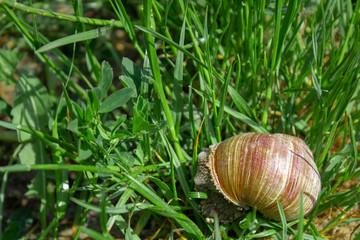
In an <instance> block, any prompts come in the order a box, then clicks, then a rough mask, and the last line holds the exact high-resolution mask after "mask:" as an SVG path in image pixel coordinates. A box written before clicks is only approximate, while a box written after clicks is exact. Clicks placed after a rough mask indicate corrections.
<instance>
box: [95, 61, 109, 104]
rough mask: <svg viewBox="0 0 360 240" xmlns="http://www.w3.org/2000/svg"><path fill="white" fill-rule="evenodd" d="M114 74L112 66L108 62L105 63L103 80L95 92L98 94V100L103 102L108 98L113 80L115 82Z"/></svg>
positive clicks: (102, 71)
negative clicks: (104, 98)
mask: <svg viewBox="0 0 360 240" xmlns="http://www.w3.org/2000/svg"><path fill="white" fill-rule="evenodd" d="M113 77H114V74H113V70H112V68H111V66H110V64H109V63H108V62H106V61H103V62H102V64H101V79H100V82H99V84H98V87H96V88H94V89H93V91H94V93H95V94H96V96H97V98H98V99H99V100H100V101H101V100H102V99H103V97H105V96H106V94H107V92H108V90H109V88H110V86H111V83H112V80H113Z"/></svg>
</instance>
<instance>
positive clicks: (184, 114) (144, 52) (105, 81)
mask: <svg viewBox="0 0 360 240" xmlns="http://www.w3.org/2000/svg"><path fill="white" fill-rule="evenodd" d="M66 4H67V3H66ZM66 4H65V5H63V6H62V8H63V9H64V10H67V13H59V9H57V6H56V5H55V4H53V3H51V2H48V1H45V2H39V3H32V1H29V2H21V3H20V2H19V3H14V2H13V1H7V0H0V9H1V10H0V12H1V15H0V22H1V27H0V32H1V33H2V34H1V36H9V42H10V43H12V46H13V47H11V45H9V44H3V46H2V49H0V81H1V82H4V83H7V84H9V85H12V86H14V87H15V88H16V90H17V94H16V97H15V99H14V104H13V105H11V104H10V103H9V102H6V101H5V100H4V99H2V98H0V116H1V118H2V119H9V120H8V121H4V120H3V121H0V126H1V128H0V131H1V133H0V135H1V136H0V137H1V141H3V142H6V141H9V142H12V141H14V140H15V141H17V142H18V143H19V144H18V147H17V148H16V149H15V148H14V149H13V154H12V157H11V159H9V160H8V162H7V163H8V166H2V167H0V173H1V175H0V177H1V179H2V185H1V192H0V220H1V221H4V219H5V218H6V219H11V218H9V217H10V216H4V215H3V213H4V211H3V208H4V201H5V202H6V201H7V196H8V194H9V192H8V191H9V190H6V191H5V187H6V185H7V183H8V179H9V178H11V177H12V174H11V173H13V172H28V171H36V175H35V177H34V178H33V179H32V181H31V182H29V185H28V193H27V194H28V195H31V196H34V197H36V199H38V201H39V208H38V209H36V211H37V214H35V215H34V216H32V218H33V220H34V222H38V223H39V226H40V227H39V228H38V229H37V231H36V233H34V235H33V236H36V238H40V239H49V238H51V237H53V238H54V239H56V238H58V236H59V231H60V230H61V229H59V226H60V222H61V221H62V219H64V218H65V217H66V214H67V213H68V211H69V209H70V208H72V209H73V208H75V212H76V214H75V216H74V217H73V219H71V220H72V221H73V225H75V226H78V230H77V233H76V234H75V236H74V237H75V239H79V234H80V232H84V233H86V234H88V235H89V236H91V237H92V238H93V239H113V238H120V237H121V238H124V237H125V238H126V239H140V238H145V237H151V236H152V237H154V238H179V237H181V236H183V237H186V238H187V239H205V238H209V237H210V236H213V237H214V238H215V239H221V238H224V239H231V238H235V239H255V238H259V237H272V238H273V239H286V238H295V239H324V238H326V236H327V235H328V231H329V230H330V229H332V228H334V227H338V226H340V225H341V223H342V219H343V218H345V219H346V221H345V222H352V221H359V218H358V217H357V215H356V214H355V215H350V214H348V213H349V212H350V211H351V210H352V209H353V208H354V207H355V206H357V205H358V203H359V200H358V199H359V197H360V196H359V187H356V188H354V189H351V190H347V191H345V192H337V191H335V190H336V188H337V187H338V186H340V185H341V184H342V183H343V182H344V181H348V180H355V179H358V177H359V176H360V167H359V164H358V163H359V162H358V161H359V160H360V159H359V155H358V149H359V141H360V134H359V133H360V122H359V120H360V104H359V96H360V94H359V90H360V83H359V81H360V71H359V70H360V64H359V61H360V45H359V40H360V36H359V30H360V29H359V23H360V1H354V3H352V1H350V0H347V1H340V0H330V1H284V0H276V1H275V0H274V1H264V0H261V1H250V0H249V1H246V0H244V1H239V0H233V1H217V0H213V1H201V0H200V1H188V2H187V1H182V0H178V1H156V0H144V1H143V2H131V1H127V2H126V4H125V2H122V1H120V0H114V1H113V0H110V1H108V2H103V1H94V2H93V4H89V3H87V2H84V3H83V2H81V1H72V4H70V3H68V5H66ZM91 14H92V15H93V16H92V17H88V16H90V15H91ZM120 30H121V31H125V32H126V36H127V39H128V40H127V43H123V44H125V46H126V47H128V48H127V50H125V51H123V52H119V51H118V49H117V48H116V44H113V43H114V42H115V39H116V34H115V33H116V32H117V31H120ZM26 57H29V58H30V59H31V61H30V62H28V63H27V65H25V66H24V65H23V64H17V63H18V62H20V61H21V60H23V61H24V59H25V58H26ZM31 64H36V66H40V69H32V68H31V67H30V66H31ZM120 83H121V84H120ZM250 131H256V132H269V133H277V132H283V133H287V134H291V135H295V136H299V137H301V138H303V139H304V140H305V141H306V143H307V144H308V145H309V147H310V148H311V150H312V151H313V153H314V157H315V161H316V163H317V166H318V168H319V171H320V173H321V180H322V191H321V195H320V199H319V201H318V203H317V205H316V207H315V208H314V210H313V211H312V212H311V213H310V214H308V215H307V216H305V217H303V216H302V210H301V213H300V219H301V220H296V221H292V222H286V221H285V218H284V216H282V221H281V222H276V221H273V220H270V219H267V218H265V217H263V216H262V215H261V214H260V213H257V212H256V209H254V210H251V211H249V212H248V213H247V214H246V215H244V217H243V218H241V219H238V220H236V221H234V222H233V223H232V224H222V223H219V221H218V219H217V217H215V223H214V224H212V223H207V222H206V221H205V217H204V216H202V215H201V214H200V213H199V203H200V200H201V198H204V197H206V196H204V194H202V193H198V192H195V191H194V189H193V187H194V183H193V177H194V175H195V170H196V169H195V167H196V163H197V154H198V153H199V152H201V150H202V149H204V148H206V147H208V146H209V145H212V144H215V143H217V142H220V141H222V140H224V139H226V138H228V137H230V136H233V135H235V134H237V133H239V132H250ZM15 132H17V138H16V139H14V137H13V136H14V133H15ZM336 141H338V142H340V146H337V147H335V144H334V143H335V142H336ZM70 173H76V174H75V175H74V174H70ZM51 189H54V190H51ZM94 199H96V200H97V201H93V200H94ZM335 208H341V209H342V210H343V212H341V213H339V217H335V218H333V219H330V220H329V222H328V223H326V224H325V226H323V225H321V226H320V225H318V224H316V222H317V221H316V220H317V218H319V217H320V216H324V214H326V212H327V211H329V210H330V209H335ZM89 210H93V211H95V212H98V213H99V214H98V218H99V219H98V222H99V228H97V230H95V229H92V226H87V227H85V225H84V224H85V222H86V220H87V213H88V211H89ZM279 210H280V212H281V213H283V212H282V208H281V205H280V204H279ZM342 217H343V218H342ZM3 226H5V227H4V228H2V229H0V239H1V238H3V239H11V237H12V236H13V237H14V238H16V236H17V237H23V238H24V239H26V237H25V236H24V234H25V233H27V232H29V231H30V227H31V226H24V225H22V224H19V222H15V221H13V222H11V221H8V222H3ZM99 229H100V230H99ZM114 229H117V231H114ZM283 230H284V231H283ZM114 232H121V234H122V235H120V236H118V235H114ZM144 232H146V233H147V234H152V235H151V236H146V235H144ZM352 236H356V237H359V236H360V233H359V231H358V229H354V232H353V233H352Z"/></svg>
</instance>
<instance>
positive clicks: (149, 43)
mask: <svg viewBox="0 0 360 240" xmlns="http://www.w3.org/2000/svg"><path fill="white" fill-rule="evenodd" d="M151 7H152V1H151V0H144V26H145V27H146V28H149V29H151V24H150V23H151ZM144 35H145V43H146V49H147V52H148V55H149V60H150V66H151V70H152V73H153V77H154V87H155V90H156V92H157V94H158V95H159V97H160V101H161V104H162V106H163V109H164V113H165V116H166V119H167V121H168V124H169V130H170V134H171V137H172V140H173V141H174V147H175V151H176V154H177V156H178V158H179V159H180V161H184V160H185V158H184V155H183V153H182V151H181V146H180V142H179V138H178V136H177V135H176V131H175V125H174V120H173V117H172V115H171V110H170V107H169V104H168V102H167V99H166V96H165V93H164V88H163V84H162V80H161V75H160V67H159V63H158V58H157V54H156V49H155V44H154V38H153V37H152V36H151V35H150V34H148V33H145V34H144Z"/></svg>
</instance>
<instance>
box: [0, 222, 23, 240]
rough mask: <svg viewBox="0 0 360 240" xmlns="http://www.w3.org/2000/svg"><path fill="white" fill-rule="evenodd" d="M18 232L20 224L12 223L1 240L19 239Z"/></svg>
mask: <svg viewBox="0 0 360 240" xmlns="http://www.w3.org/2000/svg"><path fill="white" fill-rule="evenodd" d="M19 232H20V224H19V223H18V222H12V223H10V224H9V226H7V228H6V229H5V231H4V235H3V236H2V237H3V238H2V239H8V240H17V239H19V236H18V234H19Z"/></svg>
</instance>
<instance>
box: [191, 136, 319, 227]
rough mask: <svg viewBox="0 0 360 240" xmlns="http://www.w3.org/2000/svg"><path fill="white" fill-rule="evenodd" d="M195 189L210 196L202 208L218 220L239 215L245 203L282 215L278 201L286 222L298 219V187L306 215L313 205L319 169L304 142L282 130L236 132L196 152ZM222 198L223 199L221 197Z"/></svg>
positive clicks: (274, 215) (270, 215) (265, 212)
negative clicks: (269, 132)
mask: <svg viewBox="0 0 360 240" xmlns="http://www.w3.org/2000/svg"><path fill="white" fill-rule="evenodd" d="M194 182H195V189H196V190H197V191H199V192H205V193H206V194H207V195H208V198H207V199H206V200H203V202H202V203H201V211H202V212H203V214H205V215H208V216H210V217H212V216H213V214H214V212H217V214H218V217H219V219H220V220H221V221H222V222H225V223H226V222H230V221H232V220H234V219H236V218H238V217H240V216H241V215H242V214H243V212H244V211H246V210H247V209H248V207H254V208H256V209H257V211H259V212H261V213H262V214H263V215H264V216H266V217H268V218H272V219H275V220H280V214H279V211H278V207H277V199H278V200H279V202H280V204H281V206H282V208H283V210H284V213H285V216H286V219H287V221H291V220H295V219H297V218H298V214H299V209H300V192H301V190H302V192H303V209H304V215H306V214H307V213H309V212H310V211H311V210H312V209H313V207H314V206H315V204H316V201H317V199H318V197H319V194H320V190H321V180H320V174H319V171H318V170H317V166H316V164H315V162H314V157H313V154H312V152H311V151H310V149H309V147H308V146H307V145H306V143H305V142H304V141H303V140H302V139H300V138H297V137H293V136H289V135H286V134H264V133H240V134H239V135H236V136H234V137H231V138H229V139H227V140H225V141H223V142H221V143H217V144H215V145H212V146H210V147H209V149H206V150H204V151H203V152H201V153H200V154H199V156H198V168H197V172H196V175H195V178H194ZM225 199H226V200H225Z"/></svg>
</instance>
